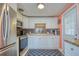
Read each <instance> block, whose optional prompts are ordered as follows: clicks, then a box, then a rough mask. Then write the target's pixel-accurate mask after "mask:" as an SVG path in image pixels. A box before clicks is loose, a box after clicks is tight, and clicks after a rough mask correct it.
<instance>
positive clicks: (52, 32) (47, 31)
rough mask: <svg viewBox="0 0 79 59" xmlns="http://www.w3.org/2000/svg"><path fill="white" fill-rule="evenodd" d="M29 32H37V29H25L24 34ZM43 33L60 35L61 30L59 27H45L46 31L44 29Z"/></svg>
mask: <svg viewBox="0 0 79 59" xmlns="http://www.w3.org/2000/svg"><path fill="white" fill-rule="evenodd" d="M27 33H36V32H35V29H23V34H24V35H25V34H27ZM42 33H49V34H53V35H59V33H60V31H59V29H45V31H42Z"/></svg>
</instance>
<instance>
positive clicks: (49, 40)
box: [28, 36, 58, 49]
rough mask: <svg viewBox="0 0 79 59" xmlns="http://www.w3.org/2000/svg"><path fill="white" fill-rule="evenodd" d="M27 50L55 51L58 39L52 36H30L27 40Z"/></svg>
mask: <svg viewBox="0 0 79 59" xmlns="http://www.w3.org/2000/svg"><path fill="white" fill-rule="evenodd" d="M28 48H29V49H57V48H58V39H57V38H55V37H52V36H31V37H29V38H28Z"/></svg>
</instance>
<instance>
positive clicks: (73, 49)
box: [64, 42, 79, 56]
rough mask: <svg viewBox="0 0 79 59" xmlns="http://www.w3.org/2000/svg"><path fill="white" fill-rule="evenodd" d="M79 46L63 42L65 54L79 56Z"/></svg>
mask: <svg viewBox="0 0 79 59" xmlns="http://www.w3.org/2000/svg"><path fill="white" fill-rule="evenodd" d="M78 51H79V47H77V46H75V45H72V44H70V43H67V42H65V50H64V52H65V56H79V52H78Z"/></svg>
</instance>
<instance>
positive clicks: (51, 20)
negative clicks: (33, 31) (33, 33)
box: [29, 17, 58, 28]
mask: <svg viewBox="0 0 79 59" xmlns="http://www.w3.org/2000/svg"><path fill="white" fill-rule="evenodd" d="M36 23H45V24H46V28H58V19H57V18H56V17H29V28H35V24H36Z"/></svg>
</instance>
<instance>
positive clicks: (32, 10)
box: [18, 3, 70, 16]
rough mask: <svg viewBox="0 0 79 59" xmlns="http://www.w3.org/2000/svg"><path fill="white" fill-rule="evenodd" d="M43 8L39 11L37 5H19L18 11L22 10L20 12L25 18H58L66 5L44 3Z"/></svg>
mask: <svg viewBox="0 0 79 59" xmlns="http://www.w3.org/2000/svg"><path fill="white" fill-rule="evenodd" d="M44 5H45V8H44V9H43V10H39V9H38V8H37V3H19V4H18V9H19V8H20V9H23V10H24V11H23V12H22V13H23V14H24V15H26V16H59V15H60V14H61V13H62V11H64V9H65V7H66V6H68V5H70V4H68V3H44Z"/></svg>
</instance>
